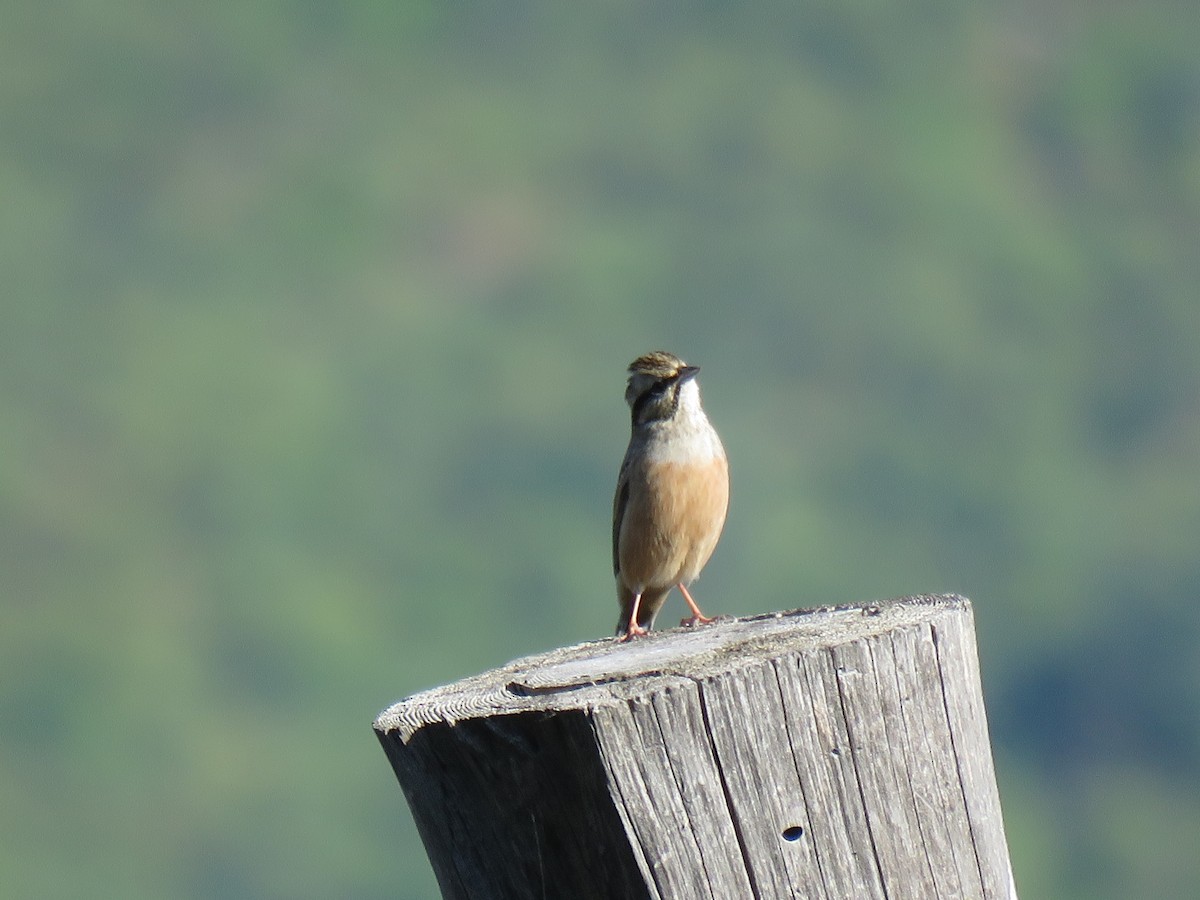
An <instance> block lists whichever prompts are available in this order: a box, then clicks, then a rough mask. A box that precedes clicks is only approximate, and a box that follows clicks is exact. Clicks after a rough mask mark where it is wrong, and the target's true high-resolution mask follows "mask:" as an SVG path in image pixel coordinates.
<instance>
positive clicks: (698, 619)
mask: <svg viewBox="0 0 1200 900" xmlns="http://www.w3.org/2000/svg"><path fill="white" fill-rule="evenodd" d="M679 590H680V591H682V592H683V599H684V600H686V601H687V605H688V606H689V607H691V610H692V615H691V618H688V619H684V620H683V621H681V622H680V623H679V624H680V625H682V626H684V627H687V628H690V627H692V626H694V625H707V624H708V623H709V622H711V621H713V617H712V616H706V615H705V614H704V613H702V612H700V607H699V606H697V605H696V601H695V600H693V599H692V595H691V594H689V593H688V589H687V588H685V587H684V586H683V583H682V582H680V584H679ZM635 602H636V601H635Z"/></svg>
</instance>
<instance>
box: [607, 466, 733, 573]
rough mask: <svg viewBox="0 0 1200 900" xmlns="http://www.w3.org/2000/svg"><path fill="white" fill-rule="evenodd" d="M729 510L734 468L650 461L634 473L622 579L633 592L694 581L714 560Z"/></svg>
mask: <svg viewBox="0 0 1200 900" xmlns="http://www.w3.org/2000/svg"><path fill="white" fill-rule="evenodd" d="M728 506H729V466H728V463H727V462H726V461H725V459H724V458H723V457H714V458H713V459H711V460H705V461H704V462H702V463H691V462H688V463H681V462H661V463H650V464H647V465H646V466H644V467H640V468H639V469H638V470H635V471H632V472H630V485H629V502H628V505H627V506H626V509H625V516H624V519H623V520H622V523H621V533H620V537H619V540H618V544H617V550H618V558H619V562H620V569H621V580H622V581H623V582H624V583H625V584H626V585H628V586H629V587H630V588H631V589H633V590H637V589H638V588H646V587H669V586H670V585H673V584H676V583H678V582H683V583H685V584H686V583H688V582H690V581H692V580H693V579H695V577H696V576H697V575H699V574H700V570H701V569H703V568H704V564H705V563H707V562H708V558H709V557H710V556H712V552H713V549H714V548H715V547H716V546H717V539H718V538H719V537H720V536H721V529H722V527H723V526H724V524H725V512H726V509H727V508H728Z"/></svg>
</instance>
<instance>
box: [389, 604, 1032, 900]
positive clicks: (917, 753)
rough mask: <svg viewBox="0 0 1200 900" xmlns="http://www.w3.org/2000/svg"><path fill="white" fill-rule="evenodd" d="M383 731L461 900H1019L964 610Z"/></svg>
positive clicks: (853, 628) (787, 628) (887, 618)
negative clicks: (750, 899)
mask: <svg viewBox="0 0 1200 900" xmlns="http://www.w3.org/2000/svg"><path fill="white" fill-rule="evenodd" d="M375 730H376V733H377V734H378V736H379V740H380V741H381V742H382V744H383V747H384V750H385V751H386V752H387V755H388V758H389V760H390V761H391V763H392V767H393V769H394V770H395V773H396V777H397V778H398V780H399V781H400V785H401V787H402V788H403V789H404V793H405V795H406V797H407V799H408V803H409V806H410V807H411V809H412V813H413V816H414V818H415V819H416V822H417V827H418V829H419V831H420V833H421V837H422V840H423V841H424V843H425V848H426V851H427V853H428V854H429V858H430V860H431V862H432V864H433V869H434V872H435V873H436V875H437V879H438V883H439V885H440V886H441V890H442V895H443V897H445V898H448V900H468V898H470V900H492V898H495V900H501V898H504V900H509V898H531V900H541V898H573V900H588V898H597V900H599V898H604V900H611V898H656V900H685V898H686V900H693V898H701V897H711V898H716V900H728V898H740V897H754V898H785V897H787V898H792V897H798V898H831V900H843V898H853V900H858V898H880V900H883V898H896V897H902V898H906V900H907V898H923V897H930V898H935V897H936V898H954V897H962V898H1015V897H1016V892H1015V889H1014V887H1013V883H1012V875H1011V871H1010V866H1009V859H1008V849H1007V846H1006V844H1005V838H1004V826H1003V822H1002V820H1001V815H1000V799H999V796H998V793H997V790H996V782H995V774H994V771H993V768H992V755H991V748H990V746H989V743H988V733H987V723H986V720H985V716H984V706H983V696H982V692H981V689H980V683H979V664H978V659H977V656H976V652H975V635H974V623H973V616H972V613H971V606H970V603H969V602H968V601H967V600H965V599H963V598H961V597H956V596H925V597H911V598H906V599H903V600H895V601H889V602H885V603H878V604H863V605H855V606H846V607H836V608H823V609H815V610H799V611H796V612H790V613H777V614H772V615H764V616H755V617H751V618H747V619H726V620H721V621H718V622H717V623H715V624H713V625H710V626H706V627H702V628H695V629H676V630H674V631H666V632H655V633H653V634H651V635H650V636H649V637H646V638H642V639H639V640H634V641H630V642H628V643H617V642H615V641H613V640H603V641H595V642H591V643H587V644H581V645H578V646H575V647H568V648H564V649H561V650H555V651H552V652H550V653H545V654H541V655H538V656H531V657H528V658H525V659H520V660H516V661H514V662H512V663H509V664H508V665H506V666H503V667H501V668H498V669H495V670H493V671H491V672H487V673H484V674H482V675H479V676H476V677H473V678H467V679H464V680H462V681H460V682H457V683H455V684H451V685H447V686H444V687H440V688H436V689H434V690H431V691H427V692H425V693H421V694H417V695H415V696H413V697H410V698H408V699H407V700H403V701H401V702H400V703H397V704H396V705H395V706H392V707H391V708H390V709H388V710H386V711H385V712H384V713H383V714H381V715H380V716H379V718H378V719H377V720H376V722H375Z"/></svg>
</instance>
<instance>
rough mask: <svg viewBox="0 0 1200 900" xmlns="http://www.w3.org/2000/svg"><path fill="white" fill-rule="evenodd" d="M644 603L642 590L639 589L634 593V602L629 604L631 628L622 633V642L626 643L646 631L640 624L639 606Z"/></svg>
mask: <svg viewBox="0 0 1200 900" xmlns="http://www.w3.org/2000/svg"><path fill="white" fill-rule="evenodd" d="M641 605H642V592H641V591H638V592H637V593H636V594H634V595H633V603H631V604H630V605H629V628H628V629H627V630H626V631H625V633H624V634H623V635H621V642H622V643H624V642H625V641H628V640H630V639H632V638H635V637H641V636H642V635H643V634H645V633H646V629H645V628H643V627H642V626H641V625H639V624H638V620H637V616H638V607H639V606H641Z"/></svg>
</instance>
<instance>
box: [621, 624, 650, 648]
mask: <svg viewBox="0 0 1200 900" xmlns="http://www.w3.org/2000/svg"><path fill="white" fill-rule="evenodd" d="M649 633H650V632H649V629H646V628H643V627H642V626H641V625H639V624H637V623H636V622H631V623H630V624H629V628H628V629H627V630H626V632H625V633H624V634H623V635H621V636H620V637H619V638H617V641H618V642H619V643H622V644H624V643H626V642H628V641H632V640H633V639H634V638H637V637H643V636H645V635H647V634H649Z"/></svg>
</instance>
